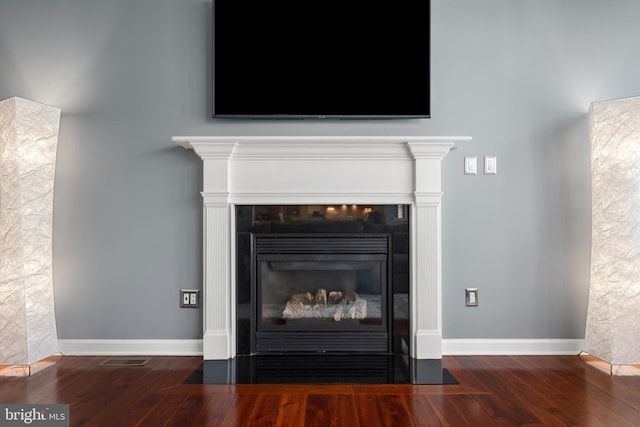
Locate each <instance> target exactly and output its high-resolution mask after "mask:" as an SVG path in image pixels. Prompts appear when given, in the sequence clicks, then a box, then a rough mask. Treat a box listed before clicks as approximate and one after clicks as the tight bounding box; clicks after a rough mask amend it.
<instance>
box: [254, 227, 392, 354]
mask: <svg viewBox="0 0 640 427" xmlns="http://www.w3.org/2000/svg"><path fill="white" fill-rule="evenodd" d="M391 245H392V238H391V234H390V233H300V234H293V233H284V234H278V233H251V254H252V255H251V283H252V286H251V292H252V294H251V311H252V313H254V315H253V319H252V321H251V326H250V328H251V329H250V336H251V342H250V348H251V353H252V354H274V353H275V354H282V353H290V354H292V353H336V354H338V353H367V354H372V353H376V354H389V353H392V352H393V328H392V325H393V297H394V292H393V280H392V273H393V272H392V262H391V261H392V253H393V252H392V248H391ZM284 259H287V260H294V261H295V260H302V261H306V260H316V261H322V262H332V261H334V260H335V261H337V262H339V261H357V262H359V261H366V262H379V263H381V265H382V268H383V274H382V280H383V283H381V289H382V296H383V297H382V300H381V301H382V302H381V305H382V307H381V308H382V321H381V324H379V325H367V324H363V325H359V324H357V322H351V323H349V322H345V323H342V324H340V325H339V326H338V327H335V325H334V327H332V328H329V327H327V326H322V325H320V326H318V324H317V323H314V322H307V324H305V322H297V324H296V322H293V323H294V324H296V325H295V326H289V325H279V326H284V327H277V326H276V327H272V326H260V325H259V315H258V313H259V312H260V309H259V307H258V304H259V303H258V302H259V301H260V284H259V278H258V277H257V269H258V262H262V261H268V260H284Z"/></svg>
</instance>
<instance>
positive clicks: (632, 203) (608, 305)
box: [584, 97, 640, 365]
mask: <svg viewBox="0 0 640 427" xmlns="http://www.w3.org/2000/svg"><path fill="white" fill-rule="evenodd" d="M590 133H591V182H592V184H591V185H592V243H591V245H592V248H591V287H590V291H589V308H588V312H587V326H586V334H585V348H584V351H585V352H587V353H589V354H591V355H593V356H596V357H598V358H600V359H602V360H604V361H606V362H609V363H611V364H612V365H627V364H640V97H634V98H625V99H617V100H612V101H602V102H595V103H593V104H592V105H591V114H590Z"/></svg>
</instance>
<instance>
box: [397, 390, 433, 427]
mask: <svg viewBox="0 0 640 427" xmlns="http://www.w3.org/2000/svg"><path fill="white" fill-rule="evenodd" d="M403 398H404V400H405V405H406V406H407V409H408V412H409V417H410V418H411V422H412V423H413V425H415V426H433V427H440V426H442V423H441V422H440V418H439V417H438V414H437V413H436V411H435V410H434V409H433V407H432V406H431V404H430V403H429V402H428V400H427V398H426V396H425V395H423V394H405V395H403Z"/></svg>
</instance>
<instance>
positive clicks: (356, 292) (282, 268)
mask: <svg viewBox="0 0 640 427" xmlns="http://www.w3.org/2000/svg"><path fill="white" fill-rule="evenodd" d="M390 245H391V241H390V235H389V234H360V235H351V234H347V235H342V234H333V233H329V234H324V233H320V234H300V235H282V234H258V235H254V236H253V271H254V273H253V277H254V283H255V286H253V289H254V291H255V298H254V300H255V301H256V307H255V308H256V315H255V352H256V353H265V352H366V353H371V352H377V353H384V352H389V350H390V348H391V342H390V336H391V335H390V334H389V329H390V317H391V316H390V312H391V310H390V309H389V303H390V298H388V295H389V293H388V290H387V288H388V287H389V285H390V281H389V279H388V276H389V273H390V267H389V253H390V252H391V251H390Z"/></svg>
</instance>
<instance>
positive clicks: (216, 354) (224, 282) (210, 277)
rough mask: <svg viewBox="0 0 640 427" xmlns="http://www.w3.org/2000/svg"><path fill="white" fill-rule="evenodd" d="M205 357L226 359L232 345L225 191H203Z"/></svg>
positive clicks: (228, 244)
mask: <svg viewBox="0 0 640 427" xmlns="http://www.w3.org/2000/svg"><path fill="white" fill-rule="evenodd" d="M203 199H204V225H203V227H204V236H205V237H204V248H203V250H204V263H205V268H204V290H203V296H204V304H205V305H204V306H205V307H206V310H205V311H204V336H203V340H202V346H203V353H204V358H205V359H218V360H220V359H229V358H231V357H233V356H234V355H235V354H234V353H235V352H234V351H233V347H232V342H233V339H232V336H231V333H232V332H231V331H232V329H233V328H232V318H231V316H232V313H231V307H232V299H231V292H232V289H234V287H233V286H232V283H231V267H230V266H231V245H230V236H231V227H230V223H231V213H230V207H229V205H228V203H227V197H226V196H225V195H211V194H204V193H203Z"/></svg>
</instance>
